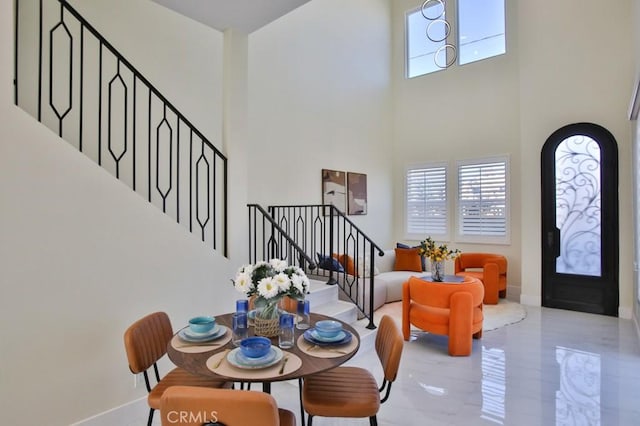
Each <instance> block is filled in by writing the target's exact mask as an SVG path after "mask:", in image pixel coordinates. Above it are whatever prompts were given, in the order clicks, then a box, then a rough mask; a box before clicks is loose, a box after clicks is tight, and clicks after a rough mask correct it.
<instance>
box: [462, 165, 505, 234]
mask: <svg viewBox="0 0 640 426" xmlns="http://www.w3.org/2000/svg"><path fill="white" fill-rule="evenodd" d="M507 171H508V161H507V159H506V158H500V159H491V160H484V161H482V162H479V161H477V160H476V161H474V162H459V163H458V235H459V237H460V238H461V239H463V240H470V241H477V240H482V239H485V238H488V239H490V240H491V239H495V240H496V241H504V240H506V239H507V237H508V233H507V230H508V223H507V221H508V214H507V213H508V212H507V205H508V204H507ZM476 237H480V238H476Z"/></svg>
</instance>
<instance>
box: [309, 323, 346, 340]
mask: <svg viewBox="0 0 640 426" xmlns="http://www.w3.org/2000/svg"><path fill="white" fill-rule="evenodd" d="M315 328H316V333H318V335H319V336H320V337H326V338H327V339H330V338H332V337H336V336H337V335H338V333H340V332H341V331H342V323H340V322H338V321H334V320H322V321H318V322H316V326H315Z"/></svg>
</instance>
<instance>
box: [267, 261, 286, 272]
mask: <svg viewBox="0 0 640 426" xmlns="http://www.w3.org/2000/svg"><path fill="white" fill-rule="evenodd" d="M269 264H270V265H271V266H272V267H273V269H275V270H276V272H282V271H284V270H285V269H287V262H286V261H284V260H281V259H271V260H270V261H269Z"/></svg>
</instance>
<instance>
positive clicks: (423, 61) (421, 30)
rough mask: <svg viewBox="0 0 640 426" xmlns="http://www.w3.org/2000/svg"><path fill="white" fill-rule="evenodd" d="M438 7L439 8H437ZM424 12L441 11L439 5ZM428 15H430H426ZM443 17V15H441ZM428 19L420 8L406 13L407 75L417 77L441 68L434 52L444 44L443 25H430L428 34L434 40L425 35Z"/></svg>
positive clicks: (434, 13) (435, 12) (435, 13)
mask: <svg viewBox="0 0 640 426" xmlns="http://www.w3.org/2000/svg"><path fill="white" fill-rule="evenodd" d="M438 8H440V9H438ZM425 12H426V13H430V12H432V13H433V15H434V16H437V15H438V14H439V13H442V11H441V7H440V6H439V5H432V6H428V7H426V8H425ZM427 16H430V15H427ZM443 18H444V17H443ZM428 26H429V21H428V20H427V19H425V17H424V16H423V15H422V10H421V9H418V10H414V11H412V12H409V13H408V14H407V25H406V28H407V35H406V37H407V77H408V78H412V77H417V76H419V75H424V74H429V73H432V72H435V71H440V70H441V69H442V68H441V67H439V66H438V65H437V64H436V58H435V55H436V52H437V51H438V49H439V48H440V47H442V46H444V45H445V42H444V39H445V27H444V26H439V25H432V26H431V28H430V29H429V34H430V36H431V38H432V39H433V40H443V41H440V42H434V41H431V40H429V37H427V27H428Z"/></svg>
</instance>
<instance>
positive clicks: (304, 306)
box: [296, 300, 310, 330]
mask: <svg viewBox="0 0 640 426" xmlns="http://www.w3.org/2000/svg"><path fill="white" fill-rule="evenodd" d="M309 326H310V320H309V301H308V300H298V323H297V324H296V328H297V329H298V330H306V329H308V328H309Z"/></svg>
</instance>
